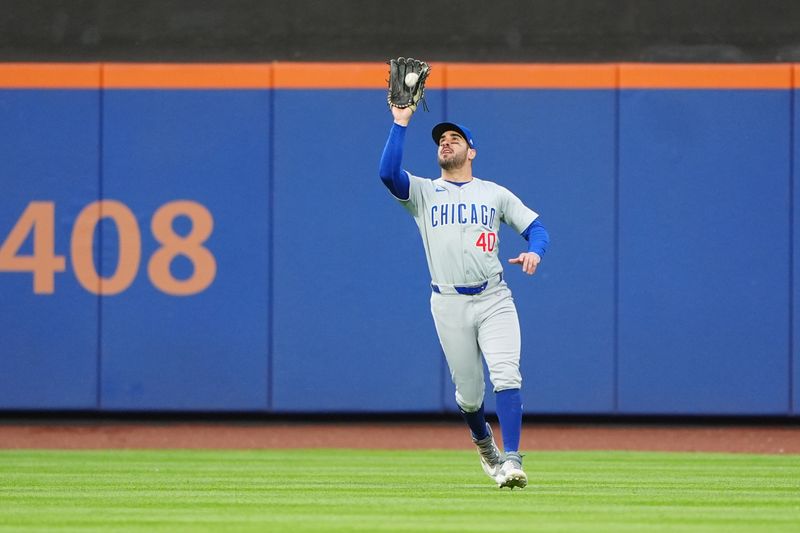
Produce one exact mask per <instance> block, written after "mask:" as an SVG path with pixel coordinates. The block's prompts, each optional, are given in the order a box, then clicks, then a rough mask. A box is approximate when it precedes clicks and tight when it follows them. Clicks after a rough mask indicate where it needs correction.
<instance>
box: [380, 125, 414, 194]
mask: <svg viewBox="0 0 800 533" xmlns="http://www.w3.org/2000/svg"><path fill="white" fill-rule="evenodd" d="M406 129H407V128H406V127H405V126H401V125H399V124H395V123H392V129H391V130H389V139H388V140H387V141H386V146H385V147H384V148H383V155H381V164H380V168H379V169H378V173H379V174H380V177H381V181H383V184H384V185H386V188H387V189H389V191H391V193H392V194H393V195H394V196H395V198H399V199H400V200H408V196H409V187H410V181H409V177H408V172H406V171H405V170H403V169H402V168H401V167H400V165H401V164H402V162H403V143H404V142H405V138H406Z"/></svg>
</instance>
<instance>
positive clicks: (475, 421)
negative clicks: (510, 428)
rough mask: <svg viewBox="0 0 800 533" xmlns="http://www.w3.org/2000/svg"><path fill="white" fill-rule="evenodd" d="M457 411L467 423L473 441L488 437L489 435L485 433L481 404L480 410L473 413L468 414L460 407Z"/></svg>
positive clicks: (484, 418) (484, 419) (484, 420)
mask: <svg viewBox="0 0 800 533" xmlns="http://www.w3.org/2000/svg"><path fill="white" fill-rule="evenodd" d="M458 410H459V411H461V416H463V417H464V420H465V421H466V422H467V425H468V426H469V429H470V431H472V438H473V439H475V440H481V439H483V438H486V436H487V435H489V433H488V432H487V431H486V417H485V416H484V414H483V404H481V408H480V409H478V410H477V411H475V412H474V413H468V412H466V411H464V410H463V409H461V408H460V407H459V408H458Z"/></svg>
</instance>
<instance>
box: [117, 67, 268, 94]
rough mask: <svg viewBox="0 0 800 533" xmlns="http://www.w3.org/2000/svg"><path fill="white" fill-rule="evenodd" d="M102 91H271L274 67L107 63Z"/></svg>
mask: <svg viewBox="0 0 800 533" xmlns="http://www.w3.org/2000/svg"><path fill="white" fill-rule="evenodd" d="M103 87H106V88H108V89H269V88H270V87H272V65H271V64H269V63H252V64H250V63H248V64H236V63H225V64H210V63H203V64H170V63H144V64H132V63H107V64H105V65H103Z"/></svg>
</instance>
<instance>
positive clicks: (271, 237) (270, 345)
mask: <svg viewBox="0 0 800 533" xmlns="http://www.w3.org/2000/svg"><path fill="white" fill-rule="evenodd" d="M275 65H276V62H275V61H273V62H272V66H271V68H270V69H269V95H268V98H267V105H268V109H269V119H268V126H269V133H268V134H267V150H268V152H269V153H268V154H267V240H268V243H267V272H268V275H267V391H266V392H267V398H266V400H267V411H272V410H273V404H274V401H275V398H274V394H275V393H274V391H275V379H274V374H273V369H274V368H273V367H274V363H273V359H274V355H275V340H274V336H273V332H274V320H275V319H274V316H275V309H274V305H275V296H274V288H275V272H274V268H275V260H274V258H273V256H274V253H275V209H274V208H275Z"/></svg>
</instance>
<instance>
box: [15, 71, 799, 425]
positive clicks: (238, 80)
mask: <svg viewBox="0 0 800 533" xmlns="http://www.w3.org/2000/svg"><path fill="white" fill-rule="evenodd" d="M385 68H386V67H385V65H383V64H375V63H359V64H355V63H354V64H314V63H305V64H292V63H271V64H247V65H245V64H242V65H236V64H228V65H203V64H200V65H151V64H138V65H134V64H0V155H2V157H1V158H0V161H1V162H2V163H0V164H2V167H0V185H1V186H2V191H3V194H2V195H0V242H2V243H4V245H3V248H2V250H0V297H2V305H0V339H1V341H0V409H2V410H22V409H24V410H31V409H32V410H101V411H219V412H275V413H301V412H331V413H352V412H355V413H362V412H386V413H389V412H411V413H417V412H418V413H431V412H442V411H452V410H454V409H455V403H454V401H453V399H452V396H453V391H452V385H450V383H449V376H448V374H447V371H446V368H445V365H444V360H443V357H442V355H441V350H440V347H439V345H438V341H437V339H436V335H435V330H434V328H433V324H432V320H431V317H430V313H429V302H428V300H429V294H430V291H429V287H428V283H429V279H428V276H427V268H426V264H425V259H424V254H423V251H422V247H421V245H420V239H419V236H418V233H417V231H416V227H415V225H414V223H413V221H412V220H411V219H410V218H409V217H408V216H407V214H406V213H405V212H404V211H403V209H401V208H400V207H399V206H398V205H395V202H394V201H393V200H392V199H391V198H390V196H389V195H388V193H387V192H386V191H385V189H384V187H383V185H382V184H381V182H380V180H379V179H378V177H377V166H378V160H379V158H380V154H381V151H382V149H383V145H384V142H385V139H386V135H387V133H388V129H389V125H390V123H391V117H390V114H389V113H388V111H387V109H386V107H385V103H384V102H385V88H384V86H385V82H384V79H385ZM799 74H800V66H797V65H789V64H781V65H643V64H601V65H597V64H595V65H532V64H519V65H481V66H480V68H474V67H472V66H470V65H467V64H456V63H452V64H434V65H433V75H432V77H431V83H430V90H429V91H428V92H427V97H428V105H429V107H430V109H431V112H430V113H423V112H418V113H417V115H416V116H415V118H414V121H413V123H412V125H411V129H410V131H409V134H408V139H407V146H406V152H405V154H406V155H405V160H404V163H405V164H404V166H405V167H406V168H408V169H410V170H411V171H413V172H415V173H417V174H421V175H428V176H435V175H438V172H437V167H436V162H435V147H434V145H433V143H432V140H431V138H430V128H431V127H432V126H433V125H434V124H435V123H436V122H439V121H441V120H445V119H447V120H455V121H458V122H463V123H465V124H468V125H469V126H470V127H471V128H472V129H473V131H474V133H475V135H476V142H477V144H478V158H477V160H476V166H475V173H476V175H477V176H479V177H482V178H485V179H491V180H496V181H498V182H500V183H502V184H503V185H506V186H508V187H509V188H510V189H511V190H512V191H514V192H515V193H517V194H518V195H519V196H520V197H521V198H523V199H524V200H525V201H526V203H528V204H529V205H530V206H531V207H532V208H533V209H535V210H536V211H538V212H539V213H541V215H542V221H543V223H544V224H545V226H546V227H547V228H548V230H549V231H550V233H551V237H552V248H551V250H550V251H549V252H548V254H547V256H546V257H545V258H544V261H543V262H542V265H541V266H540V268H539V270H538V272H537V274H536V276H534V277H533V278H528V277H527V276H524V275H523V274H521V273H520V272H519V271H517V270H516V269H514V268H509V269H507V271H506V272H507V279H508V282H509V284H510V286H511V288H512V290H513V291H514V294H515V300H516V302H517V305H518V309H519V313H520V319H521V323H522V328H523V364H522V366H523V375H524V379H525V387H524V403H525V411H526V412H527V413H547V414H616V413H618V414H679V415H685V414H689V415H693V414H703V415H789V416H793V415H796V414H797V413H799V412H800V393H798V387H797V386H796V385H795V384H796V383H800V358H798V349H797V343H796V342H795V338H796V336H797V334H798V332H800V329H799V328H798V323H797V320H796V319H795V306H796V305H797V304H796V302H797V301H798V299H797V298H795V294H796V289H795V287H796V286H798V284H797V283H796V282H795V280H796V279H798V276H800V270H798V267H797V266H796V265H800V261H796V260H795V254H796V253H797V251H798V249H799V248H800V241H798V235H800V232H797V231H795V224H796V219H797V218H798V217H796V216H795V213H796V207H795V204H796V202H795V195H796V194H797V193H796V192H795V191H797V190H800V188H798V187H796V186H795V180H796V179H797V176H796V174H797V172H796V169H795V166H796V165H795V160H796V159H797V155H800V142H798V140H797V136H796V135H795V131H796V130H797V128H798V124H800V112H798V108H797V106H796V100H797V94H798V92H797V89H798V84H800V75H799ZM500 238H501V241H502V247H501V252H500V255H501V258H502V259H503V260H504V261H505V260H506V259H508V258H509V257H511V256H514V255H516V254H517V253H519V251H520V250H521V249H523V247H524V241H523V240H522V239H521V238H520V237H519V236H517V235H514V234H513V232H512V231H511V230H508V228H505V229H504V231H503V232H501V235H500ZM493 405H494V404H493V398H491V395H490V397H487V406H488V407H489V408H490V409H492V408H493Z"/></svg>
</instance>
